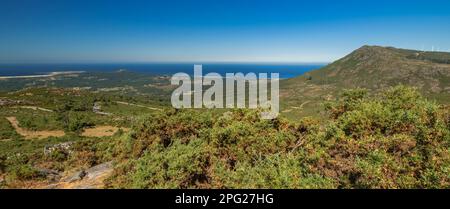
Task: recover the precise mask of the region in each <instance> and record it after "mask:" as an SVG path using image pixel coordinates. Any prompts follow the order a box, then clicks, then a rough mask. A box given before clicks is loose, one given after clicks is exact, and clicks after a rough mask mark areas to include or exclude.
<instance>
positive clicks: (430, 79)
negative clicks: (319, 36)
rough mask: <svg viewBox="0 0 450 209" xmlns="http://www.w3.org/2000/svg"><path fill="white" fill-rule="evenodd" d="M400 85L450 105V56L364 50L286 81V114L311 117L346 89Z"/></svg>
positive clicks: (383, 48) (373, 49) (418, 52)
mask: <svg viewBox="0 0 450 209" xmlns="http://www.w3.org/2000/svg"><path fill="white" fill-rule="evenodd" d="M399 84H403V85H407V86H413V87H417V88H418V89H419V90H420V91H421V92H422V93H423V94H424V95H425V96H426V97H428V98H432V99H436V100H437V101H438V102H441V103H448V102H450V53H445V52H422V51H414V50H406V49H397V48H393V47H380V46H363V47H361V48H359V49H357V50H355V51H354V52H352V53H350V54H349V55H347V56H345V57H343V58H342V59H339V60H337V61H335V62H333V63H331V64H329V65H327V66H325V67H323V68H321V69H318V70H314V71H311V72H309V73H306V74H305V75H303V76H300V77H296V78H292V79H288V80H285V81H283V82H282V83H281V89H282V92H281V96H282V100H284V101H285V103H284V107H285V108H284V111H287V112H290V111H293V110H295V109H301V110H303V113H305V112H306V115H308V112H314V111H315V110H317V107H318V106H317V103H318V102H321V101H324V100H332V99H334V98H336V97H337V96H338V95H339V94H340V92H341V91H342V90H343V89H350V88H357V87H360V88H367V89H369V90H374V91H379V90H382V89H386V88H388V87H391V86H395V85H399ZM308 106H309V108H308ZM311 109H313V110H311Z"/></svg>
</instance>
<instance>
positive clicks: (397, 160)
mask: <svg viewBox="0 0 450 209" xmlns="http://www.w3.org/2000/svg"><path fill="white" fill-rule="evenodd" d="M328 109H329V111H328V112H329V116H330V120H329V121H328V122H326V123H325V124H320V123H318V122H317V121H314V120H313V119H310V118H304V119H302V120H300V122H298V123H292V122H289V121H287V120H284V119H283V118H278V119H275V120H271V121H269V120H261V119H259V117H258V114H257V112H255V111H244V110H235V111H230V112H227V113H225V114H218V113H214V112H209V111H201V112H200V111H169V112H165V113H161V114H159V115H155V116H152V117H149V118H147V119H145V120H143V121H142V123H141V124H140V125H138V126H136V127H135V128H134V132H133V133H132V134H131V135H130V136H129V137H128V138H123V139H121V140H118V142H117V143H118V144H116V145H115V147H116V151H115V152H116V154H117V155H118V156H120V159H121V160H120V163H119V166H118V167H117V169H116V172H115V175H114V176H113V177H112V178H111V179H110V180H109V185H110V186H111V187H119V188H122V187H124V188H448V187H449V186H450V176H449V173H450V172H449V169H450V156H449V148H450V146H449V143H450V129H449V128H450V123H449V120H450V119H449V117H450V114H449V112H448V109H445V108H443V107H442V106H439V105H437V104H435V103H433V102H431V101H428V100H426V99H424V98H423V97H422V96H421V95H420V94H419V93H418V92H417V91H416V90H414V89H411V88H406V87H403V86H399V87H395V88H392V89H390V90H388V91H385V92H382V93H380V94H377V95H374V96H368V94H367V92H366V91H365V90H361V89H357V90H353V91H347V92H345V93H344V94H343V97H342V99H340V100H339V101H338V102H336V103H333V104H329V105H328Z"/></svg>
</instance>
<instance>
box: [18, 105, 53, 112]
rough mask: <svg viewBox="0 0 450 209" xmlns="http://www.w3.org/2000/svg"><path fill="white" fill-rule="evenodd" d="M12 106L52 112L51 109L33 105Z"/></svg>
mask: <svg viewBox="0 0 450 209" xmlns="http://www.w3.org/2000/svg"><path fill="white" fill-rule="evenodd" d="M13 108H23V109H31V110H41V111H44V112H53V110H50V109H46V108H42V107H35V106H18V107H13Z"/></svg>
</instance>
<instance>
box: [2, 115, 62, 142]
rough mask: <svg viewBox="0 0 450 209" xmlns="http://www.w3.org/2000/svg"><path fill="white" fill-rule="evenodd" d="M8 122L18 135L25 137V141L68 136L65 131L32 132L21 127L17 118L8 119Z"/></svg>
mask: <svg viewBox="0 0 450 209" xmlns="http://www.w3.org/2000/svg"><path fill="white" fill-rule="evenodd" d="M6 120H8V121H9V123H11V125H12V127H13V128H14V129H15V130H16V132H17V133H18V134H20V135H21V136H23V137H24V138H25V139H36V138H37V139H45V138H48V137H62V136H64V135H66V133H64V131H59V130H57V131H30V130H27V129H24V128H21V127H20V126H19V121H18V120H17V118H16V117H6Z"/></svg>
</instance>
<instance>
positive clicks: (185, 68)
mask: <svg viewBox="0 0 450 209" xmlns="http://www.w3.org/2000/svg"><path fill="white" fill-rule="evenodd" d="M199 64H201V63H199ZM202 65H203V74H206V73H210V72H216V73H219V74H221V75H225V73H238V72H241V73H244V74H247V73H250V72H253V73H279V74H280V78H284V79H285V78H292V77H296V76H300V75H302V74H304V73H306V72H308V71H311V70H315V69H319V68H321V67H323V66H325V65H326V64H317V63H311V64H307V63H306V64H305V63H303V64H292V63H289V64H287V63H286V64H285V63H283V64H281V63H205V64H202ZM118 70H128V71H131V72H137V73H145V74H150V75H173V74H175V73H178V72H184V73H187V74H190V75H192V74H193V72H194V64H191V63H148V64H147V63H146V64H141V63H126V64H0V76H32V75H45V74H49V73H52V72H65V71H84V72H114V71H118Z"/></svg>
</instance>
